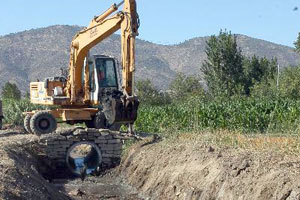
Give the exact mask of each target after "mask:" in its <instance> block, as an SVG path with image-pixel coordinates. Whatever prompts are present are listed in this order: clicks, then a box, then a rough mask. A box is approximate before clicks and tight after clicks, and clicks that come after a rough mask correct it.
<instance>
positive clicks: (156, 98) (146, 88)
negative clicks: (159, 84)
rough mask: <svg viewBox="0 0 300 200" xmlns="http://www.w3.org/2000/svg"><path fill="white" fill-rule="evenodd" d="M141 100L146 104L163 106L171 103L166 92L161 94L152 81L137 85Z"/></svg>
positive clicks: (140, 82)
mask: <svg viewBox="0 0 300 200" xmlns="http://www.w3.org/2000/svg"><path fill="white" fill-rule="evenodd" d="M136 90H137V94H138V96H139V100H140V101H141V102H142V103H145V104H151V105H161V104H166V103H169V102H170V97H169V96H168V94H166V93H164V92H159V91H158V90H157V89H156V88H155V87H154V86H153V85H152V83H151V81H150V80H142V81H138V82H137V83H136Z"/></svg>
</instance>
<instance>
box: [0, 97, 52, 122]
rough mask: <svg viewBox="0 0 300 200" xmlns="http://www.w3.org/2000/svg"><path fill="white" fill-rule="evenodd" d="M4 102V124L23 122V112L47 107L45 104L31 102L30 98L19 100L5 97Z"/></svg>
mask: <svg viewBox="0 0 300 200" xmlns="http://www.w3.org/2000/svg"><path fill="white" fill-rule="evenodd" d="M2 104H3V115H4V124H11V125H22V124H23V119H24V115H23V114H22V113H23V112H26V111H32V110H39V109H45V108H46V107H45V106H40V105H34V104H31V103H30V100H29V99H22V100H19V101H16V100H12V99H4V100H3V103H2Z"/></svg>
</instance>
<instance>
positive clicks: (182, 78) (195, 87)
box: [169, 73, 204, 99]
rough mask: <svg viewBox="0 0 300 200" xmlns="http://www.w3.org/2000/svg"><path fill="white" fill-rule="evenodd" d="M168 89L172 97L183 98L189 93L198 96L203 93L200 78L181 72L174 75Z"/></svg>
mask: <svg viewBox="0 0 300 200" xmlns="http://www.w3.org/2000/svg"><path fill="white" fill-rule="evenodd" d="M169 89H170V90H171V94H172V98H174V99H183V98H186V97H188V96H191V95H197V96H199V95H203V94H204V90H203V88H202V85H201V83H200V80H199V79H198V78H196V77H194V76H186V75H184V74H183V73H178V74H177V75H176V77H175V79H174V80H173V81H172V82H171V84H170V86H169Z"/></svg>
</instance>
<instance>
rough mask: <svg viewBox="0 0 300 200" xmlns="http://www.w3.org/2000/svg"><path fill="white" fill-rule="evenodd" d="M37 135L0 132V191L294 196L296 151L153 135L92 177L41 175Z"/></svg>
mask: <svg viewBox="0 0 300 200" xmlns="http://www.w3.org/2000/svg"><path fill="white" fill-rule="evenodd" d="M40 139H41V138H38V137H36V136H33V135H24V134H23V133H22V132H18V133H16V132H0V199H17V200H18V199H32V200H38V199H57V200H64V199H282V200H291V199H300V181H299V175H300V174H299V173H300V159H299V157H298V156H291V155H286V154H279V153H274V152H268V151H265V152H255V151H246V150H241V149H232V148H220V149H218V148H215V147H212V146H207V145H204V144H202V143H201V142H195V141H192V140H174V141H173V140H162V141H160V140H159V139H158V138H156V137H153V138H148V139H145V140H143V141H140V142H138V143H136V144H134V145H133V146H132V147H130V148H129V149H128V150H127V151H126V152H125V155H124V156H123V158H122V161H121V164H120V165H119V166H118V167H117V168H115V169H113V170H109V171H106V173H105V174H102V175H100V176H98V177H97V176H88V177H86V179H85V180H84V181H81V180H80V179H79V178H76V179H75V178H69V179H59V180H56V181H54V180H53V181H49V179H48V180H47V178H45V174H44V172H47V171H48V170H49V168H47V167H48V166H49V165H48V163H47V160H44V159H41V158H42V157H41V154H43V152H41V147H40ZM49 172H51V173H52V175H53V173H55V171H49Z"/></svg>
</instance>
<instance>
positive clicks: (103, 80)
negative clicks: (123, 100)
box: [96, 58, 118, 87]
mask: <svg viewBox="0 0 300 200" xmlns="http://www.w3.org/2000/svg"><path fill="white" fill-rule="evenodd" d="M96 68H97V75H98V81H99V85H100V87H118V84H117V76H116V68H115V62H114V60H112V59H103V58H97V59H96Z"/></svg>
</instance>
